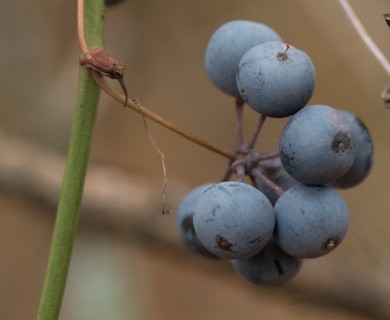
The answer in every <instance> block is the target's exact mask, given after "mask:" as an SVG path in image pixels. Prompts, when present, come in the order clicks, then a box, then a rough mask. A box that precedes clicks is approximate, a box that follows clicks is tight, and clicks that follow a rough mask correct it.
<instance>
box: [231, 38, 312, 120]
mask: <svg viewBox="0 0 390 320" xmlns="http://www.w3.org/2000/svg"><path fill="white" fill-rule="evenodd" d="M315 79H316V74H315V69H314V65H313V63H312V61H311V60H310V58H309V56H308V55H307V54H306V53H305V52H303V51H301V50H299V49H297V48H294V47H292V46H290V45H287V44H283V43H281V42H278V41H269V42H264V43H262V44H260V45H257V46H255V47H253V48H252V49H250V50H249V51H248V52H247V53H245V55H244V56H243V57H242V59H241V61H240V63H239V67H238V73H237V87H238V90H239V92H240V94H241V97H242V99H243V100H244V101H245V102H246V103H248V105H249V106H250V107H252V108H253V109H254V110H255V111H257V112H259V113H261V114H263V115H266V116H269V117H275V118H281V117H287V116H290V115H292V114H294V113H296V112H297V111H298V110H300V109H301V108H303V107H304V106H305V105H306V103H307V102H308V101H309V99H310V98H311V96H312V94H313V91H314V86H315Z"/></svg>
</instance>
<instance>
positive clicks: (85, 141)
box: [37, 0, 104, 320]
mask: <svg viewBox="0 0 390 320" xmlns="http://www.w3.org/2000/svg"><path fill="white" fill-rule="evenodd" d="M103 10H104V3H103V0H86V1H85V12H84V25H85V31H86V34H85V36H86V39H87V43H88V46H89V48H93V47H101V48H103V17H104V11H103ZM99 96H100V89H99V87H98V86H97V85H96V83H95V82H94V81H93V79H92V77H91V76H90V72H89V70H87V69H86V68H83V67H81V69H80V76H79V86H78V94H77V104H76V111H75V115H74V119H73V124H72V132H71V137H70V143H69V149H68V160H67V165H66V168H65V173H64V178H63V183H62V189H61V198H60V202H59V205H58V209H57V215H56V221H55V226H54V231H53V238H52V243H51V249H50V256H49V262H48V267H47V271H46V278H45V283H44V288H43V292H42V296H41V301H40V306H39V311H38V316H37V319H38V320H56V319H58V317H59V314H60V310H61V304H62V299H63V295H64V291H65V286H66V280H67V276H68V270H69V264H70V259H71V255H72V248H73V243H74V239H75V235H76V230H77V222H78V217H79V209H80V204H81V199H82V194H83V188H84V180H85V174H86V170H87V164H88V157H89V150H90V145H91V139H92V132H93V128H94V123H95V117H96V111H97V106H98V102H99Z"/></svg>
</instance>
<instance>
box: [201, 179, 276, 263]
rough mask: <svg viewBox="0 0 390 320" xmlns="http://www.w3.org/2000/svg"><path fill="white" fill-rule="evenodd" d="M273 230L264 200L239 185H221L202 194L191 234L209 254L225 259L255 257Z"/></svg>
mask: <svg viewBox="0 0 390 320" xmlns="http://www.w3.org/2000/svg"><path fill="white" fill-rule="evenodd" d="M274 226H275V215H274V212H273V207H272V205H271V203H270V202H269V200H268V199H267V198H266V196H265V195H264V194H263V193H261V192H260V191H259V190H257V189H256V188H254V187H252V186H250V185H248V184H246V183H242V182H232V181H227V182H221V183H218V184H215V185H213V186H212V187H210V188H208V189H207V190H206V191H204V192H203V193H202V194H201V196H200V197H199V199H198V201H197V203H196V206H195V210H194V227H195V232H196V234H197V236H198V238H199V240H200V241H201V242H202V244H203V245H204V246H205V247H206V249H207V250H209V251H210V252H211V253H213V254H215V255H216V256H219V257H221V258H226V259H243V258H247V257H250V256H253V255H255V254H256V253H258V252H259V251H260V250H261V249H263V248H264V246H265V245H266V244H267V242H268V240H269V239H270V237H271V236H272V233H273V231H274Z"/></svg>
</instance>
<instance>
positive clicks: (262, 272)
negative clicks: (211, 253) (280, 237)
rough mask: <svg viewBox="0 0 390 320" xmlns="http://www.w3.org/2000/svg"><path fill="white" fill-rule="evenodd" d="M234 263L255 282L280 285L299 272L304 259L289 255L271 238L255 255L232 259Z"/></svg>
mask: <svg viewBox="0 0 390 320" xmlns="http://www.w3.org/2000/svg"><path fill="white" fill-rule="evenodd" d="M232 265H233V268H234V270H235V271H236V272H237V273H238V274H239V275H240V276H241V277H243V278H244V279H245V280H247V281H249V282H251V283H253V284H257V285H280V284H283V283H285V282H287V281H289V280H290V279H292V278H293V277H294V276H295V275H296V274H297V273H298V271H299V270H300V269H301V266H302V260H301V259H298V258H295V257H292V256H290V255H288V254H287V253H285V252H284V251H282V250H281V249H280V248H279V247H278V245H277V244H276V243H275V241H274V240H271V241H270V242H268V244H267V245H266V246H265V248H264V249H263V250H261V251H260V252H259V253H258V254H256V255H255V256H253V257H250V258H248V259H244V260H232Z"/></svg>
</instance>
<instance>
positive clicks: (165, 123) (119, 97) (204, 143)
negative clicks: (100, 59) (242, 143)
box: [92, 72, 237, 160]
mask: <svg viewBox="0 0 390 320" xmlns="http://www.w3.org/2000/svg"><path fill="white" fill-rule="evenodd" d="M92 76H93V78H94V79H95V81H96V83H97V84H98V85H99V87H100V88H101V89H102V90H103V91H104V92H106V93H107V94H108V95H109V96H111V97H112V98H114V99H115V100H117V101H123V100H124V97H123V95H121V94H120V93H119V92H118V91H116V90H114V89H113V88H111V87H110V86H109V85H108V84H107V83H106V81H105V80H104V78H102V77H101V76H100V75H99V74H98V73H97V72H92ZM126 107H129V108H130V109H132V110H134V111H136V112H138V113H141V112H142V114H143V115H144V116H145V117H147V118H149V119H150V120H152V121H154V122H156V123H158V124H160V125H162V126H163V127H165V128H167V129H169V130H171V131H173V132H175V133H177V134H179V135H181V136H182V137H184V138H186V139H188V140H190V141H192V142H194V143H196V144H198V145H200V146H202V147H204V148H206V149H208V150H210V151H213V152H215V153H217V154H219V155H221V156H224V157H226V158H228V159H230V160H236V159H237V155H236V154H235V153H233V152H231V151H229V150H225V149H222V148H219V147H217V146H215V145H213V144H211V143H209V142H208V141H206V140H204V139H202V138H199V137H196V136H195V135H193V134H192V133H189V132H186V131H184V130H182V129H181V128H179V127H178V126H176V125H175V124H173V123H172V122H170V121H168V120H165V119H164V118H163V117H161V116H159V115H158V114H155V113H154V112H152V111H150V110H149V109H147V108H145V107H143V106H142V105H141V104H140V103H139V102H138V101H136V100H133V99H128V100H127V102H126Z"/></svg>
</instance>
